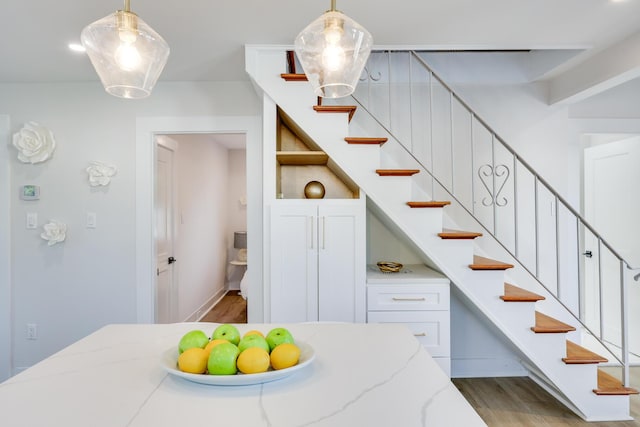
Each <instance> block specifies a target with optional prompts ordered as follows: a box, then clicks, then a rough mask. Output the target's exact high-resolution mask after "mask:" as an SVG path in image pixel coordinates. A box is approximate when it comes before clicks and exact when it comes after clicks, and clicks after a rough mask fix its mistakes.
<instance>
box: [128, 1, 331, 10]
mask: <svg viewBox="0 0 640 427" xmlns="http://www.w3.org/2000/svg"><path fill="white" fill-rule="evenodd" d="M331 1H334V0H331ZM124 11H125V12H131V0H124Z"/></svg>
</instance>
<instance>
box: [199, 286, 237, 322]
mask: <svg viewBox="0 0 640 427" xmlns="http://www.w3.org/2000/svg"><path fill="white" fill-rule="evenodd" d="M238 293H239V291H229V292H228V293H227V294H226V295H225V296H224V297H222V299H221V300H220V302H219V303H218V304H216V306H215V307H213V309H212V310H211V311H210V312H208V313H207V314H206V315H205V316H204V317H203V318H202V319H200V321H201V322H214V323H247V301H246V300H245V299H244V298H242V297H241V296H240V295H238Z"/></svg>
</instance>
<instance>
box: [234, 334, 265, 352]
mask: <svg viewBox="0 0 640 427" xmlns="http://www.w3.org/2000/svg"><path fill="white" fill-rule="evenodd" d="M250 347H260V348H261V349H263V350H265V351H266V352H267V353H269V351H271V348H270V347H269V343H267V340H266V339H265V338H264V337H261V336H260V335H257V334H252V335H247V336H245V337H243V338H242V339H241V340H240V343H239V344H238V350H240V353H242V352H243V351H245V350H246V349H248V348H250Z"/></svg>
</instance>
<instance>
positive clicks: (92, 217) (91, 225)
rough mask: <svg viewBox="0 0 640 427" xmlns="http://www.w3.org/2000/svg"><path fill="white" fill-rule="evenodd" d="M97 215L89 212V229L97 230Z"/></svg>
mask: <svg viewBox="0 0 640 427" xmlns="http://www.w3.org/2000/svg"><path fill="white" fill-rule="evenodd" d="M96 221H97V218H96V213H95V212H87V228H96Z"/></svg>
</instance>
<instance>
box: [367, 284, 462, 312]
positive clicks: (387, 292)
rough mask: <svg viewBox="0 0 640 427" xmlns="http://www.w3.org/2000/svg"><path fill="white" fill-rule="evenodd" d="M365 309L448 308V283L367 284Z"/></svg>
mask: <svg viewBox="0 0 640 427" xmlns="http://www.w3.org/2000/svg"><path fill="white" fill-rule="evenodd" d="M367 310H392V311H398V310H449V285H447V284H442V285H440V284H438V285H383V286H371V285H369V286H368V287H367Z"/></svg>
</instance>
